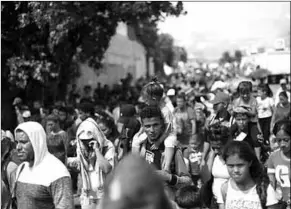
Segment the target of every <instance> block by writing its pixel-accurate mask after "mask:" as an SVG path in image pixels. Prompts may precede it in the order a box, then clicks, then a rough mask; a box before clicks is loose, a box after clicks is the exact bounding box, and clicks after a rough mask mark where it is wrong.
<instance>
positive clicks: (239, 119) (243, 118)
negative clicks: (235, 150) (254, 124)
mask: <svg viewBox="0 0 291 209" xmlns="http://www.w3.org/2000/svg"><path fill="white" fill-rule="evenodd" d="M235 121H236V123H237V125H238V128H239V129H240V130H243V129H244V128H245V127H247V125H248V122H249V117H248V116H247V115H246V114H237V115H236V117H235Z"/></svg>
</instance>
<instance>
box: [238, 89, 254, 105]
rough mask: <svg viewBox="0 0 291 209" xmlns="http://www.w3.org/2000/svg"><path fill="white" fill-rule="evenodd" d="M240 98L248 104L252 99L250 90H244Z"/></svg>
mask: <svg viewBox="0 0 291 209" xmlns="http://www.w3.org/2000/svg"><path fill="white" fill-rule="evenodd" d="M240 97H241V98H242V100H243V101H244V102H248V101H250V99H251V92H250V91H249V90H248V89H244V90H243V91H241V92H240Z"/></svg>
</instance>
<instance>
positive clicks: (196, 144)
mask: <svg viewBox="0 0 291 209" xmlns="http://www.w3.org/2000/svg"><path fill="white" fill-rule="evenodd" d="M183 155H184V160H185V163H186V165H187V167H188V168H189V172H190V174H191V177H192V181H193V183H194V185H195V186H198V187H201V179H200V165H201V161H202V157H203V140H202V135H201V134H194V135H192V136H191V138H190V140H189V146H188V148H187V149H185V150H184V152H183Z"/></svg>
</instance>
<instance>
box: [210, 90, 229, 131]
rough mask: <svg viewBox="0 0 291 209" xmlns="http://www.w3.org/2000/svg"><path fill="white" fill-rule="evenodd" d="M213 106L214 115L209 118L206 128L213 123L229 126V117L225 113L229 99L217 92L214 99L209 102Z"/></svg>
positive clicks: (227, 96)
mask: <svg viewBox="0 0 291 209" xmlns="http://www.w3.org/2000/svg"><path fill="white" fill-rule="evenodd" d="M210 102H211V103H212V104H213V110H214V115H213V116H211V117H210V119H209V121H208V124H207V126H210V125H213V124H215V123H224V125H225V126H229V122H230V118H231V115H230V113H229V112H228V111H227V107H228V104H229V102H230V97H229V95H227V94H226V93H224V92H218V93H217V94H216V95H215V97H214V99H213V100H212V101H210Z"/></svg>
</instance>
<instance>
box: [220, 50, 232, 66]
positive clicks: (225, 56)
mask: <svg viewBox="0 0 291 209" xmlns="http://www.w3.org/2000/svg"><path fill="white" fill-rule="evenodd" d="M232 61H233V57H231V55H230V53H229V52H228V51H226V52H223V54H222V57H221V58H220V63H221V64H225V63H231V62H232Z"/></svg>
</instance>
